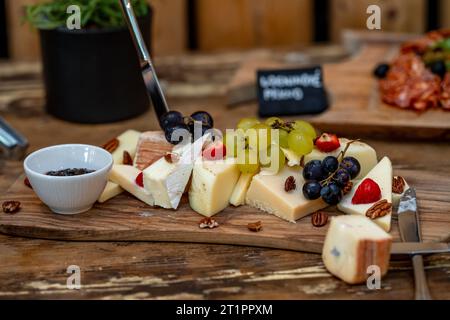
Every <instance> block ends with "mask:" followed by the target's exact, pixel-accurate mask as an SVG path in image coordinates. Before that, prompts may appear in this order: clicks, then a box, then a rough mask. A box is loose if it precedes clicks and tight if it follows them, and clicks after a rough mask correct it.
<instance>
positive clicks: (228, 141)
mask: <svg viewBox="0 0 450 320" xmlns="http://www.w3.org/2000/svg"><path fill="white" fill-rule="evenodd" d="M227 131H228V132H225V133H224V135H223V142H224V144H225V147H226V149H227V155H228V156H230V157H237V153H238V148H240V149H241V150H243V149H245V148H246V146H247V141H246V137H245V132H244V130H242V129H237V130H227ZM227 133H228V134H227Z"/></svg>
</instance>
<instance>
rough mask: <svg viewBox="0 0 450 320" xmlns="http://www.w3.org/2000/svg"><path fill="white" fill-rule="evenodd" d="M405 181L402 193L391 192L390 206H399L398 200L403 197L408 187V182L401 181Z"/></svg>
mask: <svg viewBox="0 0 450 320" xmlns="http://www.w3.org/2000/svg"><path fill="white" fill-rule="evenodd" d="M403 180H404V181H405V187H404V188H403V192H402V193H395V192H394V191H392V206H393V207H394V208H397V207H398V205H399V204H400V199H401V198H402V197H403V195H404V194H405V192H406V190H408V189H409V185H408V182H406V180H405V179H403Z"/></svg>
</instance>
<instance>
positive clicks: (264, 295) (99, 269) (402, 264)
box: [0, 58, 450, 299]
mask: <svg viewBox="0 0 450 320" xmlns="http://www.w3.org/2000/svg"><path fill="white" fill-rule="evenodd" d="M220 61H224V60H223V59H221V60H220ZM166 62H167V67H166V68H164V64H163V63H161V64H160V66H161V73H162V74H166V75H168V74H170V73H171V72H173V73H175V74H177V76H175V78H177V77H178V73H177V72H178V71H176V70H177V69H176V67H174V66H173V63H174V61H173V60H170V59H168V60H167V61H166ZM228 62H229V64H228V65H226V64H223V65H221V64H220V63H216V61H214V60H211V59H210V60H208V63H206V64H207V65H209V66H210V65H215V66H216V68H220V69H221V73H220V74H222V75H223V77H221V76H220V75H219V72H217V73H216V74H215V76H216V82H215V83H217V86H214V82H213V84H211V81H203V82H202V81H201V80H199V78H200V79H210V77H209V74H211V72H212V71H214V70H211V69H208V68H206V71H205V72H204V74H203V75H202V76H199V78H196V77H195V74H194V73H192V72H191V71H192V70H191V69H189V68H188V67H186V65H185V64H183V66H184V67H186V69H187V70H188V71H189V74H190V76H191V77H192V78H190V79H185V78H183V77H179V78H181V80H180V81H179V82H177V83H173V85H172V86H171V88H172V89H171V90H169V92H171V94H170V97H169V102H170V105H171V106H172V108H173V109H178V110H180V111H182V112H183V113H185V114H188V113H190V112H193V111H195V110H198V109H205V110H208V111H209V112H211V114H212V115H213V116H214V118H215V120H216V123H217V126H218V127H219V128H222V129H223V128H226V127H233V126H234V125H235V123H236V121H237V120H238V119H239V118H240V117H243V116H250V115H254V114H255V112H256V106H255V105H251V104H249V105H245V106H241V107H237V108H233V109H226V107H225V103H224V97H223V95H222V94H221V93H223V86H221V85H219V83H223V80H224V79H226V78H227V77H228V76H229V75H230V74H231V72H230V70H232V67H231V66H232V65H233V63H235V61H234V60H233V58H230V59H229V60H228ZM193 65H194V66H195V68H198V63H194V64H193ZM169 78H170V77H169ZM172 78H173V77H172ZM183 81H186V85H183V84H182V83H183ZM173 88H179V91H178V92H182V95H183V96H184V97H181V94H177V92H176V90H174V89H173ZM193 88H197V90H198V91H197V92H201V93H202V96H201V97H200V98H193V92H195V90H193ZM211 93H216V95H211ZM186 96H190V97H186ZM43 102H44V99H43V92H42V83H41V80H40V77H39V66H37V65H34V64H29V65H28V64H20V65H17V64H11V63H3V64H0V115H1V116H3V117H4V118H5V119H6V120H7V121H9V122H10V123H11V124H12V125H13V126H14V127H15V128H16V129H18V130H19V131H21V132H22V133H23V134H25V135H26V136H27V137H28V139H29V140H30V150H29V151H33V150H36V149H39V148H42V147H45V146H48V145H53V144H58V143H74V142H83V143H90V144H94V145H99V144H101V143H103V142H104V141H106V140H108V139H109V138H111V137H114V136H115V135H117V134H119V133H120V132H122V131H123V130H125V129H128V128H134V129H137V130H149V129H156V128H157V124H156V121H155V117H154V115H153V114H152V112H149V113H147V114H145V115H143V116H141V117H139V118H137V119H133V120H130V121H124V122H121V123H116V124H108V125H95V126H94V125H80V124H72V123H67V122H63V121H60V120H57V119H54V118H52V117H50V116H48V115H46V114H45V113H44V111H43V107H42V106H43ZM366 140H367V141H368V142H369V143H370V144H372V145H373V146H374V147H375V148H376V149H377V151H378V152H379V154H380V155H389V156H390V157H391V159H392V161H393V163H394V164H396V165H397V166H400V165H401V166H402V167H406V168H408V167H415V168H421V169H422V170H426V171H427V170H439V171H440V172H442V174H443V175H448V174H450V161H449V159H450V144H448V142H447V143H440V142H438V141H435V142H414V141H409V142H404V141H389V140H386V141H380V140H372V139H366ZM21 173H22V163H21V162H17V161H1V162H0V192H4V191H5V190H7V188H8V187H9V186H10V185H11V184H12V183H13V182H14V181H15V180H16V179H17V177H18V176H19V175H20V174H21ZM69 265H78V266H79V267H80V268H81V284H82V289H81V290H69V289H67V288H66V279H67V277H68V276H69V275H68V274H67V273H66V270H67V267H68V266H69ZM425 267H426V272H427V276H428V283H429V286H430V289H431V292H432V295H433V297H434V298H435V299H450V290H449V288H450V256H449V255H434V256H430V257H426V258H425ZM413 296H414V282H413V272H412V268H411V264H410V262H409V261H393V262H392V263H391V267H390V270H389V273H388V275H387V277H386V278H385V279H383V281H382V288H381V289H380V290H369V289H368V288H367V287H366V286H365V285H359V286H349V285H346V284H345V283H343V282H342V281H339V280H338V279H336V278H334V277H332V276H331V275H330V274H328V273H327V272H326V270H325V269H324V266H323V264H322V260H321V257H320V256H319V255H314V254H305V253H299V252H290V251H282V250H272V249H263V248H251V247H238V246H226V245H203V244H181V243H143V242H141V243H132V242H120V243H119V242H101V243H94V242H63V241H48V240H37V239H25V238H16V237H10V236H6V235H0V299H30V298H32V299H49V298H58V299H59V298H69V299H72V298H74V299H128V298H136V299H412V298H413Z"/></svg>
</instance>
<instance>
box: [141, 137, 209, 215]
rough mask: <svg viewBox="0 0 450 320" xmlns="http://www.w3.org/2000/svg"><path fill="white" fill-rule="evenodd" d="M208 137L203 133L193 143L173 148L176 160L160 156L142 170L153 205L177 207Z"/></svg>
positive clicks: (167, 207)
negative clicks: (172, 160)
mask: <svg viewBox="0 0 450 320" xmlns="http://www.w3.org/2000/svg"><path fill="white" fill-rule="evenodd" d="M208 137H209V136H208ZM208 137H207V136H206V135H205V136H203V137H202V138H199V139H197V140H196V141H195V142H194V143H189V144H187V145H184V146H181V147H178V148H175V149H174V152H176V154H177V155H178V156H179V160H178V161H174V162H172V163H170V162H168V161H167V160H166V159H165V157H162V158H161V159H159V160H158V161H156V162H155V163H153V164H152V165H151V166H150V167H148V168H147V169H145V170H144V186H145V188H146V189H147V190H149V192H151V194H152V196H153V198H154V199H155V205H157V206H160V207H163V208H166V209H176V208H178V205H179V204H180V200H181V196H182V195H183V193H184V190H185V189H186V186H187V184H188V182H189V178H190V176H191V173H192V169H193V167H194V163H195V161H197V159H198V158H200V157H201V154H202V147H203V144H204V141H206V139H207V138H208Z"/></svg>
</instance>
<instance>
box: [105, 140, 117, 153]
mask: <svg viewBox="0 0 450 320" xmlns="http://www.w3.org/2000/svg"><path fill="white" fill-rule="evenodd" d="M119 144H120V141H119V139H117V138H114V139H111V140H109V141H108V142H107V143H105V144H104V145H102V148H103V149H105V150H106V151H108V152H109V153H112V152H114V150H116V149H117V148H118V147H119Z"/></svg>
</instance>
